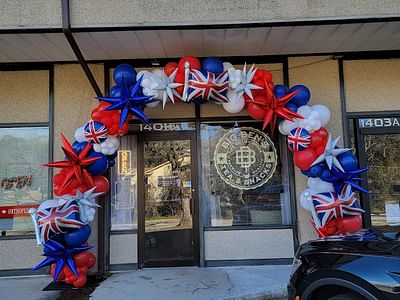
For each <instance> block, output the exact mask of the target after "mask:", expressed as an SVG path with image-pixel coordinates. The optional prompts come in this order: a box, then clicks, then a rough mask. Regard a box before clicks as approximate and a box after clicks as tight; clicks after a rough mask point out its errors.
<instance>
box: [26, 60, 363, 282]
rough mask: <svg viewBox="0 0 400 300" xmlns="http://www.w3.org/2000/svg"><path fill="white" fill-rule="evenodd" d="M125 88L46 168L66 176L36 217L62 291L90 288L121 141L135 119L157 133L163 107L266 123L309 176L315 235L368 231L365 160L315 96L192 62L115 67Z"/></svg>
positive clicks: (57, 178)
mask: <svg viewBox="0 0 400 300" xmlns="http://www.w3.org/2000/svg"><path fill="white" fill-rule="evenodd" d="M113 78H114V81H115V83H116V85H115V86H113V87H112V88H111V91H110V95H109V96H107V97H97V99H98V100H99V105H98V106H97V107H96V108H95V109H93V111H92V113H91V120H89V121H88V122H87V123H86V124H84V125H83V126H82V127H80V128H78V129H76V131H75V134H74V137H75V141H74V142H73V143H72V145H71V144H70V142H69V141H68V140H67V139H66V137H65V136H64V135H63V134H61V139H62V142H63V147H62V150H63V151H64V154H65V157H66V159H65V160H64V161H58V162H50V163H47V164H44V166H47V167H55V168H60V169H61V170H60V171H59V172H58V173H57V174H55V175H54V177H53V191H54V194H55V195H56V196H57V199H52V200H47V201H44V202H43V203H42V204H41V205H40V206H39V208H38V210H37V211H35V210H34V209H31V211H30V212H31V216H32V219H33V222H34V225H35V231H36V238H37V243H38V245H43V247H44V254H43V255H44V256H45V257H46V258H45V259H44V260H43V261H42V262H41V263H39V264H38V265H37V266H35V267H34V268H33V270H37V269H39V268H42V267H44V266H49V265H50V266H51V268H50V270H51V274H52V276H53V278H54V280H55V281H65V282H66V283H68V284H72V285H74V286H75V287H82V286H84V285H85V284H86V274H87V272H88V270H89V269H90V268H91V267H93V265H94V264H95V262H96V258H95V256H94V255H93V254H91V253H90V252H89V251H88V250H90V249H91V248H92V247H91V246H89V245H88V244H87V240H88V239H89V236H90V233H91V229H90V225H89V223H90V222H92V221H93V220H94V217H95V213H96V210H95V207H99V205H98V204H96V197H98V196H100V195H103V194H105V193H107V192H108V190H109V183H108V181H107V179H106V178H105V177H104V176H103V175H104V174H105V172H106V171H107V169H108V168H109V167H112V166H114V164H115V161H114V159H115V157H116V156H117V149H118V147H119V139H118V136H121V135H124V134H126V133H127V132H128V126H129V121H130V120H131V119H132V118H133V117H134V116H135V117H136V118H137V119H139V120H140V121H142V122H143V123H145V124H150V120H149V118H148V117H147V116H146V114H145V113H144V111H145V109H146V108H149V107H154V106H156V105H158V104H159V103H161V102H162V106H163V108H165V106H166V105H167V104H168V105H170V104H169V103H172V104H178V103H180V102H183V103H191V102H194V103H197V104H202V103H206V102H214V103H217V104H222V107H223V108H224V109H225V110H226V111H227V112H228V113H238V112H240V111H241V110H242V109H245V108H246V109H247V111H248V113H249V115H250V116H251V117H252V118H253V119H255V120H263V129H266V128H267V127H269V130H270V132H271V134H274V132H275V126H276V125H278V124H279V125H278V127H279V132H280V133H282V134H284V135H287V136H288V147H289V149H290V150H291V151H292V152H293V153H294V163H295V165H296V166H297V167H298V168H299V169H300V170H301V172H302V173H303V174H304V175H306V176H308V177H309V178H308V182H307V183H308V189H306V190H305V191H303V192H302V194H301V196H300V203H301V205H302V206H303V207H304V208H305V209H306V210H309V211H310V213H311V216H312V225H313V226H314V228H315V229H316V230H317V232H318V233H319V235H320V236H321V237H325V236H328V235H333V234H346V233H351V232H355V231H357V230H359V229H360V228H361V217H360V214H361V213H362V212H363V210H362V209H361V208H360V204H359V202H358V200H357V198H356V196H355V193H354V192H353V188H354V189H357V190H359V191H362V192H367V191H366V190H365V189H364V188H362V187H361V186H360V185H358V184H357V181H359V180H361V178H359V177H358V176H359V174H361V173H363V172H365V171H366V170H367V169H358V167H357V165H358V163H357V159H356V158H355V156H354V155H353V154H352V153H351V152H350V151H349V149H341V148H339V147H338V146H337V142H338V138H337V139H335V140H333V141H332V138H331V135H330V134H328V131H327V130H326V128H324V127H323V126H325V125H327V123H328V122H329V120H330V111H329V109H328V108H327V107H326V106H324V105H320V104H316V105H313V106H308V105H307V104H308V102H309V100H310V91H309V89H308V88H307V87H305V86H303V85H296V86H293V87H292V88H290V89H288V88H286V87H285V86H283V85H275V84H274V83H273V81H272V74H271V73H270V72H268V71H266V70H263V69H257V68H255V67H254V65H253V66H251V67H250V69H248V70H247V66H246V64H245V65H244V67H243V69H242V70H237V69H235V68H234V67H233V65H232V64H230V63H227V62H225V63H223V62H222V61H221V60H220V59H219V58H216V57H209V58H206V59H204V60H203V61H202V62H200V60H199V59H197V58H196V57H192V56H187V57H184V58H182V59H181V60H180V61H179V62H178V63H176V62H170V63H168V64H167V65H166V66H165V67H164V69H158V70H154V71H152V72H150V71H140V72H139V73H136V71H135V69H134V68H133V67H132V66H130V65H127V64H122V65H119V66H117V67H116V69H115V70H114V73H113Z"/></svg>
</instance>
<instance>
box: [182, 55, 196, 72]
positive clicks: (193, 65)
mask: <svg viewBox="0 0 400 300" xmlns="http://www.w3.org/2000/svg"><path fill="white" fill-rule="evenodd" d="M185 62H188V63H189V67H190V69H198V70H199V69H201V64H200V61H199V60H198V59H197V58H196V57H194V56H185V57H182V58H181V59H180V60H179V63H178V69H179V72H181V73H183V72H185Z"/></svg>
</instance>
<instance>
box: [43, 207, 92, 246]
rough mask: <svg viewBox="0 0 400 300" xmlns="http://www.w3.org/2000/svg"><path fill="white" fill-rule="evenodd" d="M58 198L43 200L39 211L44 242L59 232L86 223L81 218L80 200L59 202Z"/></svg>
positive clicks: (71, 229)
mask: <svg viewBox="0 0 400 300" xmlns="http://www.w3.org/2000/svg"><path fill="white" fill-rule="evenodd" d="M58 203H59V202H58V201H57V200H48V201H45V202H43V203H42V204H41V205H40V207H39V209H38V211H37V222H38V227H39V230H40V236H41V241H42V243H44V242H46V241H47V240H49V239H50V238H51V237H52V236H54V235H55V234H57V233H65V232H69V231H73V230H75V229H79V228H81V227H82V226H84V225H85V223H83V222H82V221H81V219H80V212H79V206H78V202H77V201H76V200H68V201H66V202H65V203H63V204H61V205H60V204H58Z"/></svg>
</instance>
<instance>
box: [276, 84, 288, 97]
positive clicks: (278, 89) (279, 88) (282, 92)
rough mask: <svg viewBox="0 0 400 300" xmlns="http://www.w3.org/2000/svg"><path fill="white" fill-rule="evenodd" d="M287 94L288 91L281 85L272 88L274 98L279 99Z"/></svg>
mask: <svg viewBox="0 0 400 300" xmlns="http://www.w3.org/2000/svg"><path fill="white" fill-rule="evenodd" d="M288 92H289V89H288V88H287V87H286V86H284V85H283V84H277V85H275V88H274V94H275V97H276V98H281V97H282V96H285V95H286V94H287V93H288Z"/></svg>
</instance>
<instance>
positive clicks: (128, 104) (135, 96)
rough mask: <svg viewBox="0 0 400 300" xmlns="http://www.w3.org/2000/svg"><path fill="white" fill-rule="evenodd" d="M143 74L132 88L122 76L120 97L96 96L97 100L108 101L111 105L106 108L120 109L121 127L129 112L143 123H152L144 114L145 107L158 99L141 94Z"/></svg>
mask: <svg viewBox="0 0 400 300" xmlns="http://www.w3.org/2000/svg"><path fill="white" fill-rule="evenodd" d="M142 79H143V76H141V77H140V78H139V80H138V81H137V82H136V83H135V85H134V86H133V87H132V89H131V90H129V88H128V86H127V84H126V81H125V78H124V77H122V81H123V83H124V84H123V86H122V87H121V93H120V95H119V97H96V99H97V100H101V101H106V102H108V103H111V105H110V106H109V107H107V108H105V110H120V111H121V116H120V119H119V128H122V126H123V125H124V123H125V121H126V119H127V118H128V115H129V113H132V114H134V115H135V116H136V117H137V118H138V119H140V120H141V121H142V122H143V123H146V124H150V120H149V118H148V117H147V116H146V115H145V114H144V108H145V106H146V104H148V103H152V102H155V101H158V100H156V99H151V96H140V95H139V91H140V89H141V86H140V83H141V82H142Z"/></svg>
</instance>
